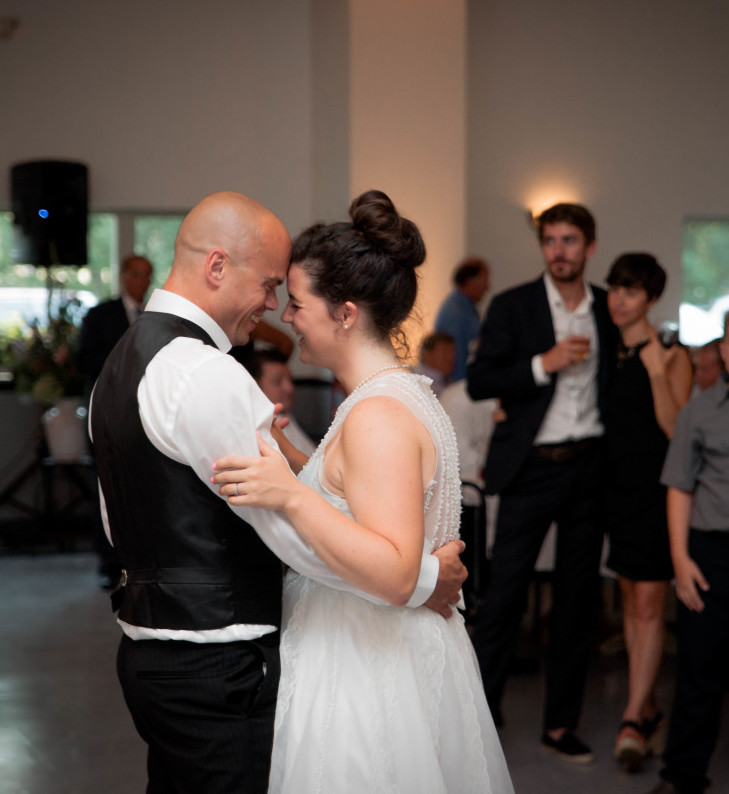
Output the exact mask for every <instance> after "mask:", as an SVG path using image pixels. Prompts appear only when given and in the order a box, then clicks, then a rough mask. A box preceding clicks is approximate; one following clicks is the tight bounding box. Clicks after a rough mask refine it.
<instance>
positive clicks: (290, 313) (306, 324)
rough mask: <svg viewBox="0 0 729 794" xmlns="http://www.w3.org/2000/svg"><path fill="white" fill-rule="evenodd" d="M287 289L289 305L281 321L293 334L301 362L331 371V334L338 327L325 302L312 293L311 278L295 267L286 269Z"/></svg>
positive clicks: (332, 340) (333, 336)
mask: <svg viewBox="0 0 729 794" xmlns="http://www.w3.org/2000/svg"><path fill="white" fill-rule="evenodd" d="M287 287H288V293H289V302H288V303H287V304H286V308H285V309H284V311H283V313H282V315H281V319H282V320H283V321H284V322H285V323H289V324H290V325H291V330H292V331H293V332H294V333H295V334H296V337H297V339H298V341H299V355H300V357H301V360H302V362H304V363H305V364H314V365H316V366H320V367H330V368H331V366H332V365H331V357H332V352H333V351H334V349H335V341H336V340H335V335H336V333H337V331H338V330H339V329H340V328H341V324H340V323H338V322H337V321H336V320H334V319H333V318H332V316H331V315H330V314H329V309H328V307H327V304H326V301H325V300H324V299H323V298H321V297H319V296H318V295H314V293H312V291H311V279H310V278H309V276H308V275H307V274H306V272H305V271H304V270H303V269H302V268H301V267H300V266H299V265H297V264H293V265H291V267H290V268H289V272H288V276H287Z"/></svg>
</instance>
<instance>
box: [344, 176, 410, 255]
mask: <svg viewBox="0 0 729 794" xmlns="http://www.w3.org/2000/svg"><path fill="white" fill-rule="evenodd" d="M349 216H350V218H351V219H352V225H353V226H354V228H355V229H357V231H359V232H361V234H362V235H363V236H364V237H365V238H366V239H368V240H369V241H370V242H371V243H372V244H373V245H375V246H377V247H379V248H380V250H381V251H382V252H383V253H384V254H386V255H387V256H389V257H390V259H391V260H392V263H393V264H396V265H400V266H401V267H411V268H415V267H418V266H419V265H421V264H422V263H423V261H424V260H425V244H424V243H423V238H422V237H421V236H420V232H419V231H418V228H417V226H416V225H415V224H414V223H413V222H412V221H409V220H408V219H407V218H403V217H402V216H401V215H400V213H399V212H398V211H397V210H396V209H395V205H394V204H393V203H392V201H391V200H390V197H389V196H388V195H387V194H386V193H383V192H382V191H381V190H368V191H367V192H366V193H363V194H362V195H361V196H358V197H357V198H356V199H354V201H353V202H352V203H351V204H350V206H349Z"/></svg>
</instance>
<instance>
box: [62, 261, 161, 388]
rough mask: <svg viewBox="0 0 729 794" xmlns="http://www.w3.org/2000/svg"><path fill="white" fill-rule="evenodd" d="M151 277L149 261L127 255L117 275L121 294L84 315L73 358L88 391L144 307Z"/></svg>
mask: <svg viewBox="0 0 729 794" xmlns="http://www.w3.org/2000/svg"><path fill="white" fill-rule="evenodd" d="M151 280H152V264H151V262H150V261H149V260H148V259H145V257H143V256H137V255H136V254H131V255H130V256H128V257H127V258H126V259H125V260H124V261H123V262H122V266H121V272H120V274H119V286H120V292H121V295H120V296H119V297H118V298H114V299H112V300H108V301H104V302H103V303H100V304H99V305H98V306H94V307H93V308H92V309H89V311H88V313H87V315H86V317H84V322H83V325H82V327H81V334H80V337H79V344H78V351H77V353H76V359H77V362H78V365H79V368H80V369H81V371H82V372H83V373H84V374H85V375H86V377H87V380H88V392H89V394H90V393H91V389H92V388H93V385H94V382H95V381H96V378H98V377H99V373H100V372H101V368H102V367H103V366H104V362H105V361H106V357H107V356H108V355H109V353H111V351H112V350H113V348H114V345H115V344H116V343H117V342H118V341H119V340H120V339H121V337H122V334H123V333H124V332H125V331H126V330H127V328H129V326H130V325H131V324H132V323H133V322H134V320H135V319H136V318H137V317H138V316H139V315H140V314H141V313H142V311H143V310H144V296H145V295H146V294H147V290H148V289H149V284H150V282H151Z"/></svg>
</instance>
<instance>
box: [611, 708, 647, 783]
mask: <svg viewBox="0 0 729 794" xmlns="http://www.w3.org/2000/svg"><path fill="white" fill-rule="evenodd" d="M613 755H614V757H615V760H616V761H617V762H618V763H619V764H622V765H623V766H624V767H625V770H626V771H627V772H639V771H640V769H641V767H642V765H643V761H644V760H645V758H646V756H647V755H648V740H647V739H646V737H645V734H644V733H643V727H642V725H639V724H638V723H637V722H634V721H633V720H623V721H622V722H621V723H620V730H619V731H618V735H617V738H616V739H615V749H614V750H613Z"/></svg>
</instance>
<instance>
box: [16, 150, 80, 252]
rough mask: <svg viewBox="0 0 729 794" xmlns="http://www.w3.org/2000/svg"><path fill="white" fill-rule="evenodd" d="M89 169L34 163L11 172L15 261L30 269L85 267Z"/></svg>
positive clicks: (70, 164)
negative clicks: (58, 266)
mask: <svg viewBox="0 0 729 794" xmlns="http://www.w3.org/2000/svg"><path fill="white" fill-rule="evenodd" d="M88 182H89V178H88V168H87V167H86V166H85V165H84V164H83V163H73V162H67V161H64V160H33V161H31V162H27V163H18V164H17V165H14V166H13V167H12V168H11V171H10V183H11V189H10V193H11V197H12V210H13V215H14V216H15V219H14V224H15V230H14V241H13V257H14V258H15V261H16V262H20V263H22V264H26V265H46V266H47V265H85V264H86V262H87V254H86V233H87V230H88V215H89V198H88Z"/></svg>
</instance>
